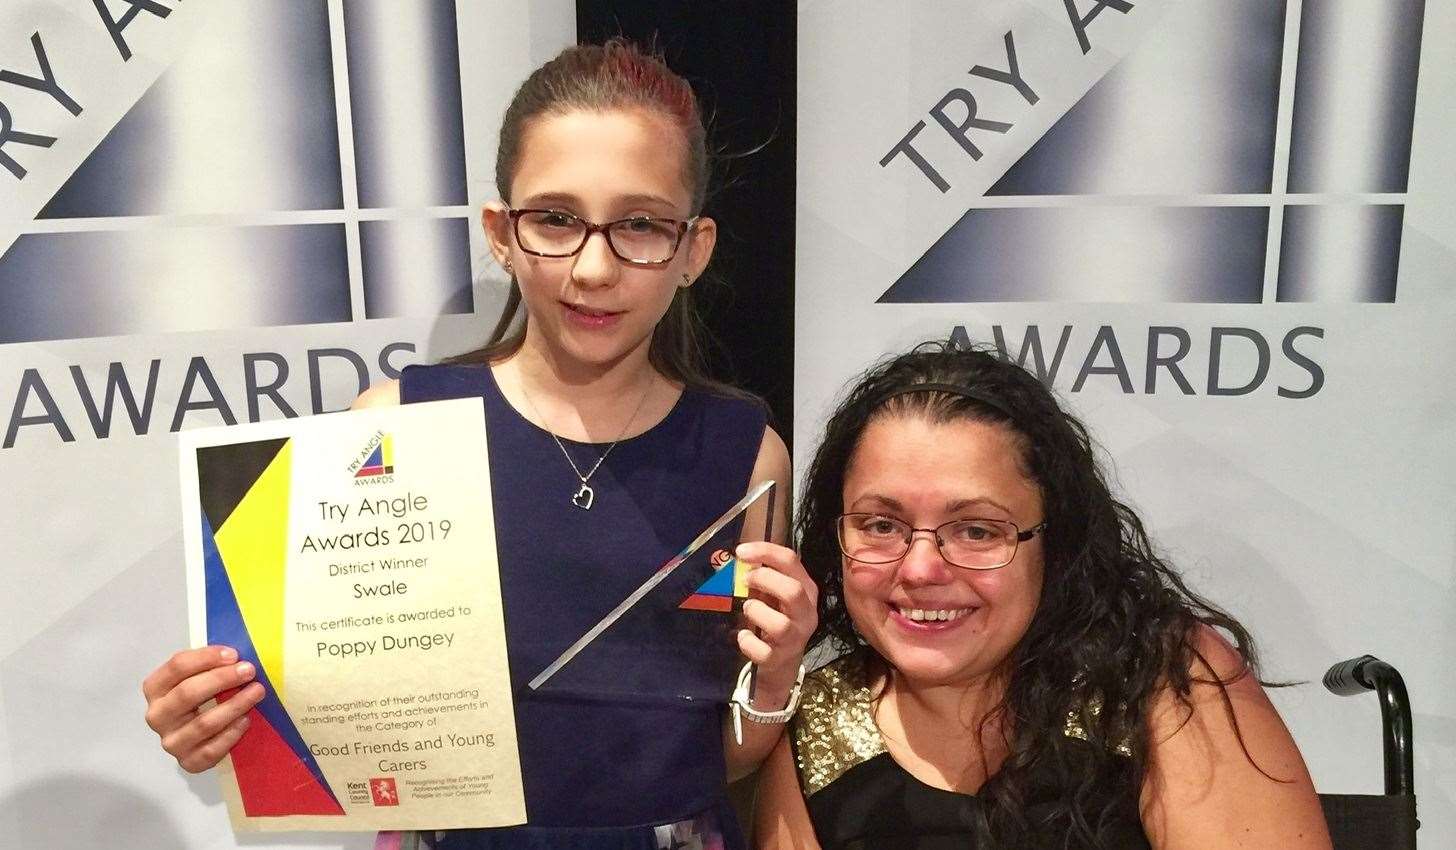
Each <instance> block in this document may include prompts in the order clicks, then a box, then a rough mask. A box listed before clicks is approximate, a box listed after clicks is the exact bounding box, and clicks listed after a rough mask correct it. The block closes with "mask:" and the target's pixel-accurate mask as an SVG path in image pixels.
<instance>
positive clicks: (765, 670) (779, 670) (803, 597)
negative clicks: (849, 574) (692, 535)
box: [735, 541, 819, 709]
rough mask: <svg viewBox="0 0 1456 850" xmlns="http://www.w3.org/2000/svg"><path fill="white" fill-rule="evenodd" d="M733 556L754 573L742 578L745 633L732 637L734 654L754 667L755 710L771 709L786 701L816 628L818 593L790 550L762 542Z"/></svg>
mask: <svg viewBox="0 0 1456 850" xmlns="http://www.w3.org/2000/svg"><path fill="white" fill-rule="evenodd" d="M735 556H736V557H738V558H739V559H741V560H744V561H747V562H749V563H751V564H757V565H758V568H755V569H753V570H750V571H749V573H748V589H749V592H750V598H749V599H748V601H746V602H744V603H743V617H744V620H746V621H747V625H748V626H749V628H744V629H740V630H739V632H738V650H739V651H740V652H742V653H743V655H744V657H746V658H747V659H748V660H749V661H752V662H753V663H755V664H757V665H758V680H757V684H756V685H755V689H756V694H757V696H755V698H754V702H755V704H759V703H764V704H763V705H762V706H761V707H762V708H765V709H773V708H777V707H779V706H778V705H769V704H768V703H780V704H781V703H782V702H784V701H786V700H787V699H788V695H789V690H790V689H791V688H792V687H793V685H794V682H795V680H796V679H797V678H798V675H799V665H800V664H801V663H802V662H803V660H804V649H805V647H806V646H807V644H808V643H809V637H810V636H811V635H813V634H814V628H815V627H816V626H817V625H818V623H819V614H818V607H817V606H818V602H819V588H818V587H817V586H815V584H814V581H813V579H811V578H809V574H808V572H806V571H805V570H804V565H803V564H801V563H800V562H799V556H798V554H797V553H796V552H794V550H792V549H789V548H787V547H784V546H780V545H778V544H777V543H768V542H764V541H758V542H752V543H742V544H740V545H739V546H738V549H737V550H736V552H735Z"/></svg>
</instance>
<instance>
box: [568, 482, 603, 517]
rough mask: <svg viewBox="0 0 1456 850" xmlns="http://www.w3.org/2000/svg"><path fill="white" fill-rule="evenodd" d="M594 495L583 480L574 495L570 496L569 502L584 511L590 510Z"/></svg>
mask: <svg viewBox="0 0 1456 850" xmlns="http://www.w3.org/2000/svg"><path fill="white" fill-rule="evenodd" d="M596 495H597V494H596V493H595V492H594V491H593V490H592V488H590V487H588V486H587V485H586V482H584V481H583V482H582V485H581V489H580V490H577V491H576V495H574V496H572V497H571V503H572V504H573V505H576V506H577V507H578V508H581V509H582V510H584V511H589V510H591V506H592V499H594V498H596Z"/></svg>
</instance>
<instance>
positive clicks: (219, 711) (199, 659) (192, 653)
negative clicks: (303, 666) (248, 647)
mask: <svg viewBox="0 0 1456 850" xmlns="http://www.w3.org/2000/svg"><path fill="white" fill-rule="evenodd" d="M255 674H256V671H255V670H254V669H253V665H252V664H249V663H248V662H246V661H238V653H237V651H236V650H234V649H231V648H229V647H225V646H206V647H203V648H201V649H186V650H183V651H181V652H178V653H176V654H175V655H173V656H172V657H171V658H169V659H167V661H166V663H164V664H163V665H162V666H160V667H158V668H157V669H155V670H153V671H152V673H151V675H149V676H147V678H146V679H145V680H143V681H142V694H143V695H144V696H145V697H146V698H147V715H146V717H147V725H148V726H150V727H152V731H153V732H156V733H157V735H158V736H159V737H161V739H162V749H164V750H166V751H167V752H168V753H169V754H170V755H171V756H172V757H173V758H175V759H177V764H179V765H181V767H182V769H183V770H185V771H187V772H188V773H200V772H202V771H204V770H207V769H208V768H210V767H212V766H213V765H215V764H217V763H218V762H220V761H222V757H223V756H225V755H227V753H228V751H229V750H231V749H232V748H233V745H234V744H236V743H237V742H238V739H239V738H241V737H242V736H243V732H244V730H246V729H247V728H248V711H249V710H250V709H252V707H253V706H255V705H257V704H258V702H259V701H260V700H262V699H263V686H262V685H261V684H259V683H257V682H254V681H253V677H254V675H255ZM232 688H241V690H239V691H238V693H237V694H236V695H234V696H233V697H232V698H231V699H229V700H227V701H226V702H220V703H218V704H217V705H215V706H213V707H211V708H208V709H206V710H204V709H203V708H202V706H203V705H204V704H205V703H207V702H208V701H209V700H212V699H215V698H216V697H217V695H218V694H219V693H222V692H223V691H226V690H229V689H232Z"/></svg>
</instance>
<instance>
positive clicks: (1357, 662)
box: [1324, 655, 1416, 794]
mask: <svg viewBox="0 0 1456 850" xmlns="http://www.w3.org/2000/svg"><path fill="white" fill-rule="evenodd" d="M1324 682H1325V687H1326V688H1328V689H1329V691H1330V692H1331V693H1333V694H1336V695H1338V696H1342V697H1348V696H1355V695H1356V694H1362V693H1364V692H1365V691H1372V690H1373V691H1375V694H1376V696H1377V697H1378V698H1379V699H1380V719H1381V722H1382V724H1383V725H1384V739H1385V741H1384V743H1385V793H1386V794H1414V793H1415V788H1416V779H1415V758H1414V756H1413V754H1412V752H1411V712H1410V698H1409V697H1407V696H1406V692H1405V680H1403V679H1402V678H1401V677H1400V672H1399V671H1398V670H1396V669H1395V668H1394V667H1392V666H1390V665H1389V664H1386V663H1385V662H1384V661H1381V660H1380V659H1379V658H1376V657H1375V656H1373V655H1362V656H1360V657H1359V658H1351V659H1349V660H1347V661H1341V662H1340V663H1339V664H1336V665H1335V666H1333V667H1331V668H1330V669H1329V670H1328V671H1327V672H1326V673H1325V679H1324Z"/></svg>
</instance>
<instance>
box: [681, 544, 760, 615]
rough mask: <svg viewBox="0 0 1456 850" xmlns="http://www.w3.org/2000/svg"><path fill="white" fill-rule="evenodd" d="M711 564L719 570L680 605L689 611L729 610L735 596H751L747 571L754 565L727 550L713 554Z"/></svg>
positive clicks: (740, 597)
mask: <svg viewBox="0 0 1456 850" xmlns="http://www.w3.org/2000/svg"><path fill="white" fill-rule="evenodd" d="M712 563H713V565H714V566H715V567H717V571H716V572H714V573H713V574H712V575H711V576H708V580H707V581H705V582H703V583H702V584H701V585H699V586H698V589H697V590H695V591H693V593H692V594H691V595H689V596H688V598H687V599H684V600H683V601H682V604H680V605H678V606H677V607H679V608H682V609H685V610H688V611H722V612H730V611H732V610H733V602H734V600H735V599H747V598H748V571H749V570H750V569H752V568H753V565H752V564H749V563H747V562H744V561H740V560H738V559H737V558H735V557H733V556H732V555H730V554H729V553H728V552H727V550H724V549H719V550H718V551H716V552H714V553H713V558H712Z"/></svg>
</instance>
